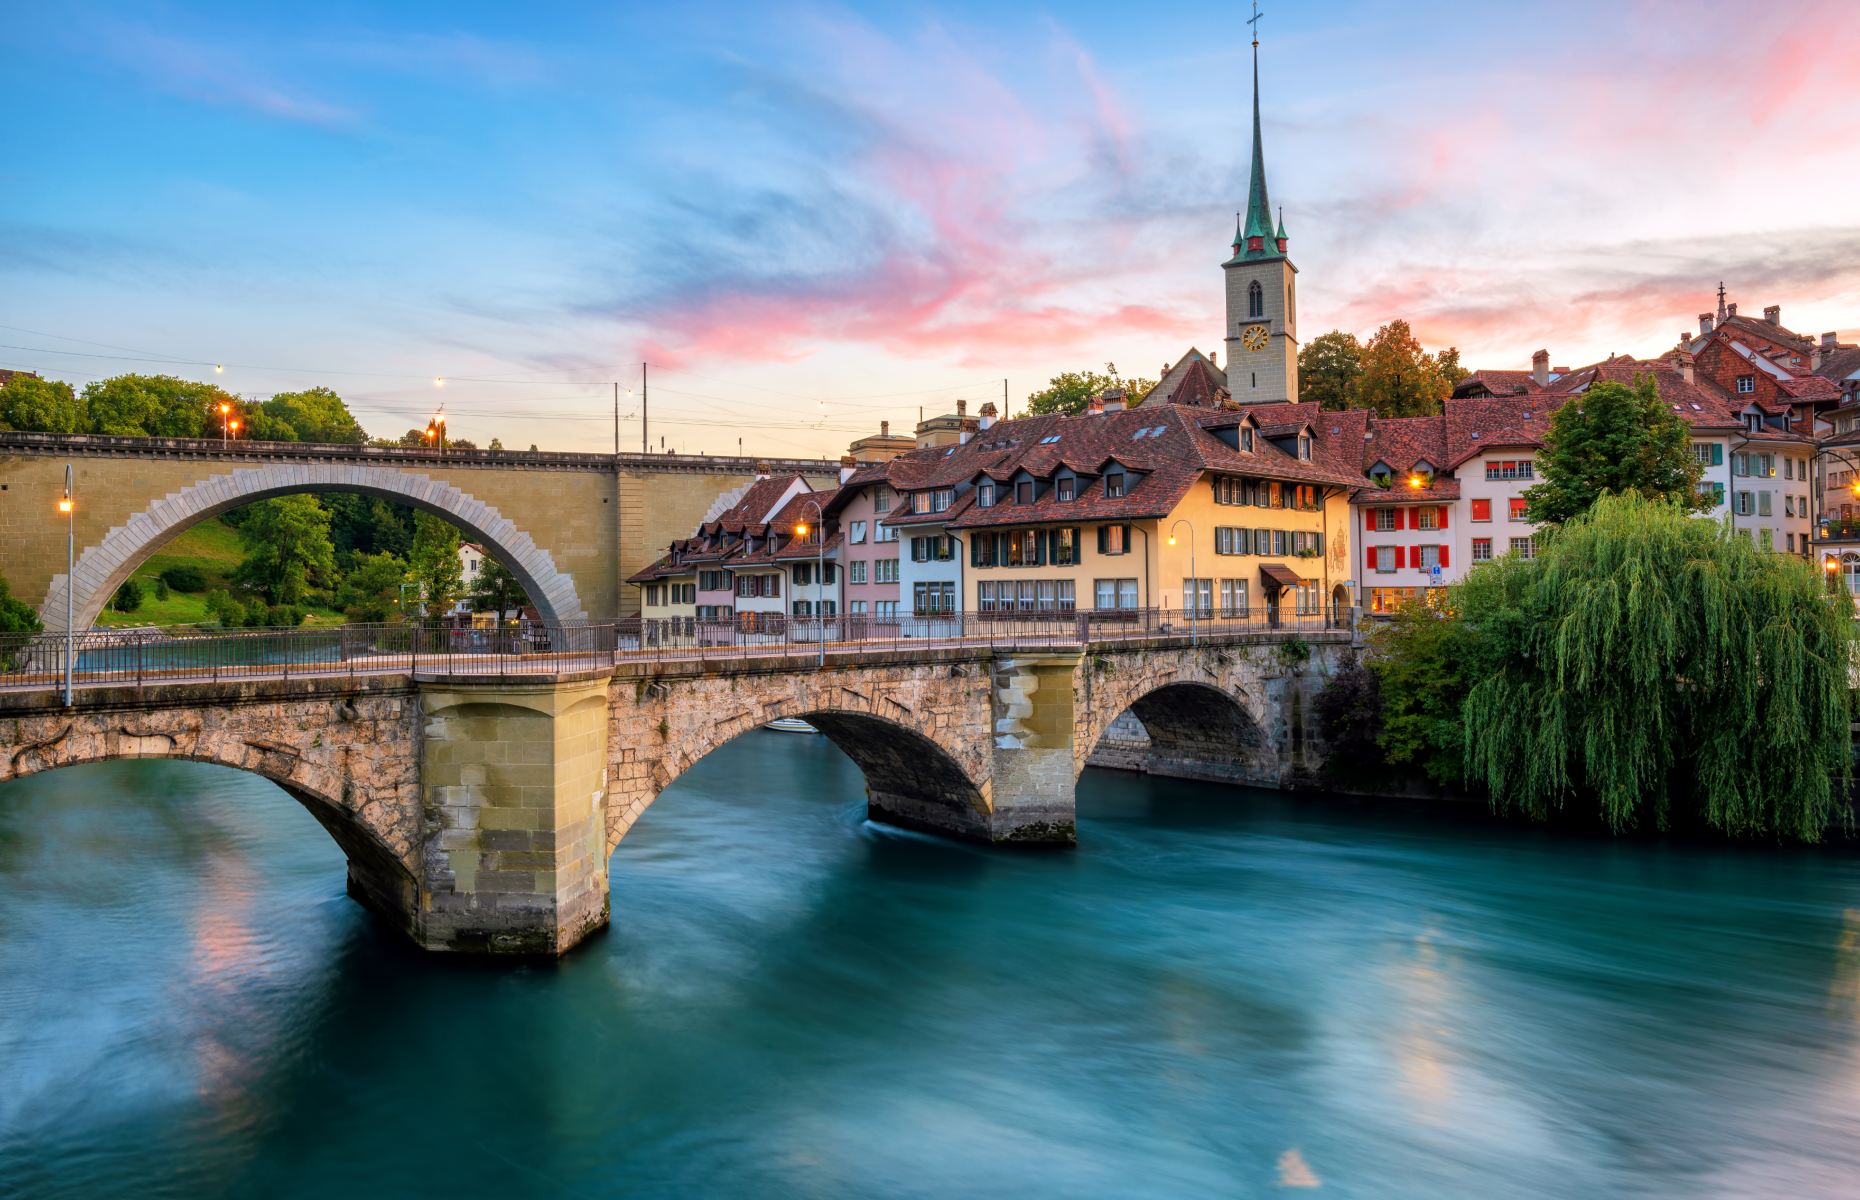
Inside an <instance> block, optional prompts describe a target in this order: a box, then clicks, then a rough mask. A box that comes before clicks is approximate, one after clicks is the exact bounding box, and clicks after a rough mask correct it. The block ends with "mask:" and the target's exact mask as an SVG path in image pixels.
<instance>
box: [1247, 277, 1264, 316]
mask: <svg viewBox="0 0 1860 1200" xmlns="http://www.w3.org/2000/svg"><path fill="white" fill-rule="evenodd" d="M1246 315H1247V316H1249V317H1263V316H1265V315H1266V289H1265V288H1262V287H1260V286H1259V280H1257V279H1255V280H1254V281H1253V282H1252V283H1249V284H1247V285H1246Z"/></svg>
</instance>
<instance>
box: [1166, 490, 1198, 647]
mask: <svg viewBox="0 0 1860 1200" xmlns="http://www.w3.org/2000/svg"><path fill="white" fill-rule="evenodd" d="M1179 525H1187V526H1188V578H1189V587H1190V588H1191V589H1193V592H1194V598H1193V599H1192V600H1191V601H1190V602H1189V608H1188V644H1189V645H1190V646H1199V645H1200V644H1201V630H1200V628H1199V627H1198V626H1197V624H1196V616H1197V615H1198V614H1199V613H1200V612H1201V580H1200V579H1199V578H1198V577H1197V576H1196V574H1195V526H1194V524H1193V522H1191V521H1189V520H1188V518H1186V517H1182V518H1179V519H1178V520H1177V521H1176V523H1175V525H1171V526H1169V544H1170V545H1171V546H1173V545H1175V531H1176V527H1177V526H1179Z"/></svg>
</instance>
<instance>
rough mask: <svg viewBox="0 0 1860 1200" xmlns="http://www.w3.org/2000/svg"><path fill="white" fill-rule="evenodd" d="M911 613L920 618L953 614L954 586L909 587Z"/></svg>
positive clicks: (924, 585) (925, 585)
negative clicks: (939, 614)
mask: <svg viewBox="0 0 1860 1200" xmlns="http://www.w3.org/2000/svg"><path fill="white" fill-rule="evenodd" d="M911 611H912V612H913V613H915V614H916V615H918V616H920V617H923V616H932V615H935V614H938V613H953V612H955V611H956V585H955V584H954V583H917V584H913V585H911Z"/></svg>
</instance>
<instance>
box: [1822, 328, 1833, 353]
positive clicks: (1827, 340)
mask: <svg viewBox="0 0 1860 1200" xmlns="http://www.w3.org/2000/svg"><path fill="white" fill-rule="evenodd" d="M1835 344H1836V338H1835V334H1834V331H1833V330H1829V331H1828V332H1827V333H1824V334H1822V335H1821V348H1822V349H1823V350H1833V349H1835Z"/></svg>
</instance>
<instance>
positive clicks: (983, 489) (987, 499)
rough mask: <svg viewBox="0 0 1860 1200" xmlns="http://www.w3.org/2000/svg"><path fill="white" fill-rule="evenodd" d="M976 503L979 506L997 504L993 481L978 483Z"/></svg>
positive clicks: (984, 506)
mask: <svg viewBox="0 0 1860 1200" xmlns="http://www.w3.org/2000/svg"><path fill="white" fill-rule="evenodd" d="M975 504H976V507H978V508H993V507H994V506H995V485H994V484H992V483H982V484H977V485H976V488H975Z"/></svg>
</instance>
